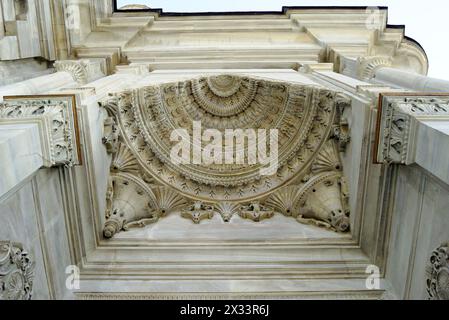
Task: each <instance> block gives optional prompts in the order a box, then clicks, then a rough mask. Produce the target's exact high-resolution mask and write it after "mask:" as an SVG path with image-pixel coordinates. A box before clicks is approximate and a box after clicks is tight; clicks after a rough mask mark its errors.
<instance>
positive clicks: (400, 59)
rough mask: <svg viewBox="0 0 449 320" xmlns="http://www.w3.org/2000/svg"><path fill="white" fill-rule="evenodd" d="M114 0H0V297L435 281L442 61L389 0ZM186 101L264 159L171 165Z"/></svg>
mask: <svg viewBox="0 0 449 320" xmlns="http://www.w3.org/2000/svg"><path fill="white" fill-rule="evenodd" d="M113 7H114V6H113V3H112V1H109V0H67V1H64V2H61V1H56V0H42V1H32V0H28V1H26V0H25V1H12V0H11V1H9V0H5V1H2V2H1V6H0V10H1V11H2V14H1V15H0V17H1V19H2V20H1V21H0V23H2V24H3V26H4V28H0V30H1V31H0V32H2V33H0V72H1V74H2V79H0V169H1V172H2V174H1V175H0V220H1V221H2V222H3V223H0V284H2V285H1V286H0V289H1V290H2V291H0V299H1V298H4V299H9V298H16V299H19V298H21V299H29V298H32V299H177V298H179V299H182V298H197V299H214V298H215V299H217V298H219V299H225V298H236V299H240V298H241V299H264V298H279V299H428V298H429V299H447V298H448V296H449V293H448V292H447V285H448V283H447V275H448V274H449V271H448V270H449V269H448V263H449V262H448V259H449V258H448V252H449V251H448V250H449V249H448V248H447V243H448V242H449V233H448V231H447V230H448V224H449V216H448V207H449V203H448V201H447V199H448V195H449V166H448V161H447V160H448V157H449V155H448V154H447V152H445V150H447V148H445V146H446V145H448V147H449V135H448V133H449V129H448V128H449V93H445V92H448V91H449V90H448V88H449V82H447V81H444V80H437V79H431V78H428V77H426V74H427V69H428V61H427V57H426V55H425V52H424V50H423V49H422V48H421V47H420V46H419V45H418V44H417V42H415V41H413V40H411V39H410V38H407V37H406V36H405V34H404V30H403V29H401V28H392V27H389V26H388V25H387V9H386V8H380V9H379V11H378V12H377V13H376V14H377V15H378V18H379V19H374V20H373V19H370V14H372V13H371V12H370V11H368V10H365V9H361V8H352V9H338V8H301V7H286V8H284V9H283V11H282V12H279V13H278V14H274V13H259V14H255V15H250V14H248V15H245V14H238V15H237V14H236V15H232V14H223V13H216V14H209V15H198V14H187V15H176V14H165V13H163V12H160V11H158V10H151V9H145V8H141V7H127V8H124V9H123V10H118V11H114V10H113ZM369 21H370V22H369ZM27 28H28V29H27ZM29 28H37V29H38V30H39V32H38V34H34V35H33V36H31V33H30V32H27V31H26V30H29ZM193 120H201V121H203V123H204V124H207V125H209V126H210V127H213V128H218V129H220V130H224V129H228V128H232V129H237V128H252V127H254V128H256V129H273V128H276V129H279V132H280V140H279V141H280V142H281V143H280V148H279V159H280V166H279V169H278V170H277V172H276V175H275V176H273V177H270V178H265V177H261V176H260V175H258V174H257V172H258V169H259V167H257V165H256V166H237V165H234V164H233V165H227V166H225V167H220V166H219V165H212V166H206V165H185V166H184V165H183V166H174V165H173V164H172V163H170V159H169V152H168V151H167V150H169V148H168V146H169V145H170V130H173V129H175V128H177V127H181V128H186V129H187V128H190V125H189V121H190V122H192V121H193ZM18 257H20V259H19V258H18ZM24 266H26V267H24ZM373 268H374V269H373ZM16 269H20V270H23V272H21V273H20V274H19V273H17V271H16ZM369 270H377V271H378V272H377V273H376V272H375V273H374V274H371V273H370V272H371V271H369ZM12 275H14V277H17V279H19V280H20V281H19V282H15V283H19V284H20V285H19V286H15V287H14V288H13V287H12V286H11V285H10V284H11V283H12V281H11V279H12V277H13V276H12ZM373 276H374V277H377V278H378V280H379V281H378V282H379V286H372V285H370V282H369V280H370V277H373ZM3 288H4V289H3Z"/></svg>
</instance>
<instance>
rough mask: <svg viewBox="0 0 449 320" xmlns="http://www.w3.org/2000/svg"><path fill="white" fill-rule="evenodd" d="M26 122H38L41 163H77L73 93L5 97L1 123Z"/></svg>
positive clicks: (2, 105) (78, 154) (77, 152)
mask: <svg viewBox="0 0 449 320" xmlns="http://www.w3.org/2000/svg"><path fill="white" fill-rule="evenodd" d="M29 123H36V124H38V126H39V130H40V136H41V145H42V156H43V160H44V166H46V167H52V166H56V165H76V164H80V162H81V160H80V159H81V158H80V156H81V155H80V149H79V141H78V140H79V138H78V123H77V113H76V99H75V96H73V95H67V96H56V95H49V96H23V97H5V98H4V102H3V104H1V105H0V124H29Z"/></svg>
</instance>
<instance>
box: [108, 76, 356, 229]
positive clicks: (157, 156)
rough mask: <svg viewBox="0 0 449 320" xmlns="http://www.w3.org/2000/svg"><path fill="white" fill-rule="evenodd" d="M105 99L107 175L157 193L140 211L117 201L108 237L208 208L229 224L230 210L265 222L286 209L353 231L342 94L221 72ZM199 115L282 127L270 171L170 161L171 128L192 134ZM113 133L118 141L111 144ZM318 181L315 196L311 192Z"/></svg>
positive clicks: (208, 124)
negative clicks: (118, 215) (126, 178)
mask: <svg viewBox="0 0 449 320" xmlns="http://www.w3.org/2000/svg"><path fill="white" fill-rule="evenodd" d="M101 105H102V106H103V107H104V109H105V110H106V111H107V112H108V120H107V122H106V123H105V127H108V126H109V125H110V123H114V125H115V126H116V127H117V129H116V130H115V131H114V135H113V138H112V139H104V140H103V142H104V144H105V145H106V147H107V149H108V151H109V152H111V153H112V154H113V160H112V165H111V177H112V179H113V180H114V179H117V177H122V176H123V174H124V173H126V175H127V176H129V175H132V176H134V177H136V179H137V180H138V181H139V184H145V185H146V186H147V188H148V189H150V190H151V192H152V194H153V195H154V198H155V199H156V200H155V203H153V204H151V205H146V206H145V205H143V203H144V202H143V201H142V202H141V203H142V205H141V206H140V208H141V210H140V211H139V213H138V214H130V213H126V212H125V211H126V210H127V209H123V208H121V207H118V208H119V210H117V212H120V213H122V215H123V217H122V218H121V219H118V221H119V222H118V223H117V222H116V221H115V220H114V222H111V223H109V224H110V225H113V227H108V230H109V229H110V230H113V232H109V231H108V235H109V236H112V235H113V234H115V233H116V232H118V231H120V230H124V229H126V228H127V226H141V225H145V224H148V223H154V222H156V221H158V219H160V218H162V217H164V216H165V215H167V214H169V213H171V212H178V213H179V214H181V215H182V216H183V217H185V218H188V219H191V220H192V221H193V222H194V223H200V222H201V221H202V220H203V219H210V218H212V217H213V215H214V214H219V215H220V216H221V217H222V219H223V221H225V222H230V221H231V219H232V218H233V217H234V216H240V218H244V219H251V220H253V221H261V220H264V219H269V218H271V217H273V216H274V215H275V214H283V215H286V216H290V217H294V218H295V219H296V220H297V221H299V222H305V223H313V221H315V222H316V221H321V223H320V224H319V223H315V224H318V225H320V226H323V225H324V226H326V227H328V228H330V229H333V230H338V231H342V232H343V231H348V230H349V218H348V215H349V209H348V206H347V204H346V203H345V201H346V200H345V196H347V194H346V195H345V196H344V195H343V193H344V191H343V188H342V181H343V180H344V177H343V174H342V169H343V167H342V163H341V160H340V156H339V153H340V152H341V151H342V150H343V149H344V144H345V143H348V142H349V138H348V137H345V134H348V132H347V131H346V132H345V133H341V134H336V128H337V127H338V128H340V127H341V125H342V120H341V119H342V115H341V112H343V110H344V109H345V108H347V107H349V106H350V100H349V99H348V98H346V97H345V96H343V95H341V94H339V93H337V92H334V91H330V90H326V89H322V88H316V87H311V86H304V85H297V84H290V83H285V82H278V81H269V80H264V79H258V78H249V77H240V76H237V75H218V76H212V77H200V78H196V79H192V80H186V81H181V82H176V83H163V84H159V85H157V86H148V87H143V88H138V89H134V90H128V91H124V92H122V93H119V94H116V95H114V96H111V97H110V98H109V99H108V100H107V101H105V102H103V103H102V104H101ZM198 120H201V121H202V123H203V126H204V127H205V128H214V129H217V130H219V131H224V130H226V129H237V128H243V129H244V128H254V129H271V128H275V129H278V130H279V168H278V170H277V172H276V174H275V175H272V176H265V177H264V176H261V175H260V170H259V169H260V166H259V165H258V164H255V165H254V164H251V165H244V164H222V165H221V164H220V165H219V164H207V165H205V164H188V165H184V164H181V165H179V164H173V163H172V162H171V160H170V150H171V148H172V146H173V143H172V142H171V141H170V134H171V132H172V131H173V130H174V129H178V128H184V129H186V130H187V131H188V132H189V133H190V134H192V130H193V128H192V123H193V122H194V121H198ZM105 132H111V131H107V130H106V128H105ZM110 141H116V142H114V143H113V144H112V145H113V147H111V144H110V143H109V142H110ZM298 181H304V182H299V183H297V182H298ZM131 184H132V183H131V182H130V185H131ZM123 188H124V187H122V189H123ZM133 188H134V187H132V188H131V189H133ZM314 188H315V189H317V190H319V195H317V196H314V195H313V192H312V191H311V190H312V189H314ZM125 189H126V188H125ZM128 189H129V188H128ZM114 190H115V189H114ZM287 190H288V191H287ZM117 192H118V193H117ZM124 192H125V191H124V190H122V191H114V192H109V193H108V194H109V198H110V200H108V203H112V202H114V199H115V202H116V203H118V201H117V199H119V198H123V195H125V194H126V196H127V197H133V196H132V195H131V193H135V192H136V191H135V190H132V191H130V192H131V193H124ZM126 192H129V190H128V191H126ZM111 195H112V197H111ZM150 198H151V197H150ZM146 202H147V204H148V202H149V201H146ZM150 202H151V201H150ZM139 203H140V202H139ZM189 203H190V204H189ZM112 211H113V210H112ZM110 212H111V210H108V213H107V216H108V217H109V218H110V217H111V216H110ZM142 219H147V220H142ZM116 220H117V219H116ZM131 221H134V222H136V221H137V224H136V223H133V224H132V225H130V224H129V223H130V222H131ZM107 223H108V222H107Z"/></svg>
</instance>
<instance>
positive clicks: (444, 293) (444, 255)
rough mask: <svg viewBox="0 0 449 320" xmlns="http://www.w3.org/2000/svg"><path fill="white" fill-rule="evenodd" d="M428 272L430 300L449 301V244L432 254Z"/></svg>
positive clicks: (427, 282) (427, 280) (443, 245)
mask: <svg viewBox="0 0 449 320" xmlns="http://www.w3.org/2000/svg"><path fill="white" fill-rule="evenodd" d="M426 271H427V279H426V284H427V293H428V294H429V299H430V300H449V243H446V244H442V245H441V246H439V247H438V248H436V249H435V250H434V251H433V252H432V255H431V256H430V259H429V262H428V265H427V270H426Z"/></svg>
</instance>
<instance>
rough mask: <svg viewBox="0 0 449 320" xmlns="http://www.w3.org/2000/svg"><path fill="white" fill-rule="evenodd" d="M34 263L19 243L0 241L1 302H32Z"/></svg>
mask: <svg viewBox="0 0 449 320" xmlns="http://www.w3.org/2000/svg"><path fill="white" fill-rule="evenodd" d="M33 278H34V262H33V260H32V257H31V256H30V255H29V254H28V253H27V252H26V251H24V249H23V247H22V245H20V244H18V243H12V242H5V241H0V300H31V298H32V293H33Z"/></svg>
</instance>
